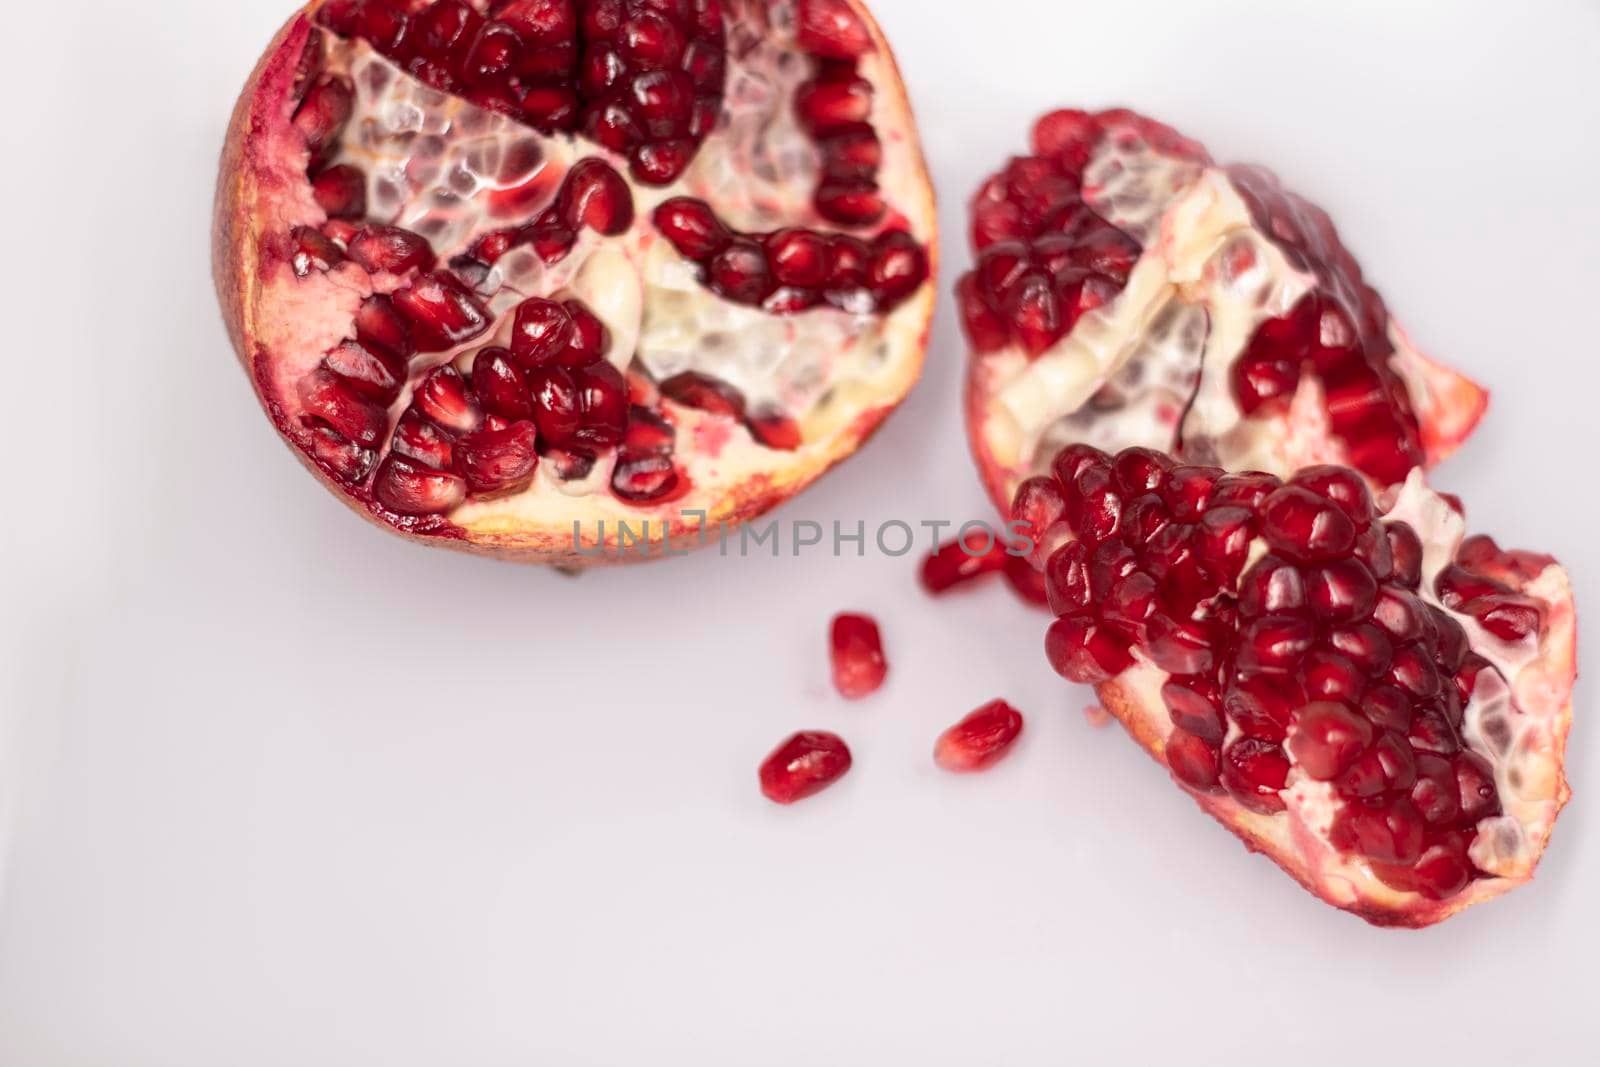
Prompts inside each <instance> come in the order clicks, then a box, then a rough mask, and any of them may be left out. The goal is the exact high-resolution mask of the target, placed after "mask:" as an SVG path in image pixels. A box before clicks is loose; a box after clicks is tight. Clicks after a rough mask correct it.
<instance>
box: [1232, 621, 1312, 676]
mask: <svg viewBox="0 0 1600 1067" xmlns="http://www.w3.org/2000/svg"><path fill="white" fill-rule="evenodd" d="M1314 640H1316V630H1315V629H1314V628H1313V627H1312V625H1311V624H1310V623H1309V622H1307V621H1306V620H1305V619H1302V618H1299V617H1298V616H1295V615H1265V616H1262V617H1261V618H1259V619H1255V620H1253V621H1251V622H1249V623H1246V624H1245V626H1244V629H1242V630H1241V631H1240V632H1239V651H1238V663H1239V669H1240V670H1244V671H1291V670H1293V669H1294V668H1295V667H1296V666H1298V665H1299V663H1300V659H1301V657H1302V656H1304V655H1305V654H1306V652H1308V651H1309V650H1310V648H1311V643H1312V642H1313V641H1314Z"/></svg>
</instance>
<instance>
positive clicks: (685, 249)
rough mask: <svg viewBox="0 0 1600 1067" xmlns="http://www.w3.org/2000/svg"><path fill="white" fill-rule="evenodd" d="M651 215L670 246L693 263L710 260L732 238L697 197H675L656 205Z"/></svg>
mask: <svg viewBox="0 0 1600 1067" xmlns="http://www.w3.org/2000/svg"><path fill="white" fill-rule="evenodd" d="M652 218H653V221H654V222H655V226H656V229H658V230H660V231H661V235H662V236H663V237H665V238H666V239H667V240H668V241H670V242H672V247H674V248H676V249H677V250H678V251H679V252H681V253H682V254H683V255H684V256H686V257H687V258H689V259H692V260H695V261H697V262H698V261H702V260H707V259H710V258H711V257H712V256H714V255H716V254H717V253H718V252H720V251H722V250H723V249H724V248H726V247H727V245H728V242H729V241H731V240H732V239H733V234H732V233H730V232H729V230H728V228H727V227H726V226H724V225H723V224H722V223H721V222H720V221H719V220H718V219H717V216H716V214H715V213H713V212H712V210H711V208H710V206H709V205H707V204H706V203H705V202H704V201H701V200H694V199H691V198H689V197H685V196H680V197H675V198H673V199H671V200H667V201H665V202H663V203H662V204H661V206H660V207H658V208H656V210H655V214H654V215H653V216H652Z"/></svg>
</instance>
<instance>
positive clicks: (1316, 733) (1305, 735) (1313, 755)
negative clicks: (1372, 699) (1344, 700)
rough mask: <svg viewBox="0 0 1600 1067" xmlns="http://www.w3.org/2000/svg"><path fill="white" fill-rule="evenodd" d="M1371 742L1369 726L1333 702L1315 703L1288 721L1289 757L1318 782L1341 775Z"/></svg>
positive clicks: (1342, 706)
mask: <svg viewBox="0 0 1600 1067" xmlns="http://www.w3.org/2000/svg"><path fill="white" fill-rule="evenodd" d="M1372 740H1373V730H1372V724H1371V723H1369V722H1368V721H1367V720H1366V719H1363V718H1362V717H1361V716H1359V715H1357V714H1356V713H1355V712H1353V711H1351V710H1350V709H1349V708H1348V707H1346V706H1345V705H1344V704H1341V703H1338V702H1336V701H1331V700H1319V701H1314V702H1313V703H1310V704H1307V705H1306V706H1305V707H1303V708H1301V709H1299V710H1298V711H1296V712H1295V713H1294V715H1293V717H1292V718H1291V719H1290V721H1289V741H1288V749H1289V754H1290V755H1292V756H1293V757H1294V760H1295V763H1297V764H1299V766H1300V769H1301V770H1303V771H1305V772H1306V774H1308V775H1310V776H1311V777H1313V778H1315V779H1317V780H1318V781H1323V782H1327V781H1331V780H1333V779H1334V778H1337V777H1339V775H1341V774H1343V773H1344V772H1345V771H1346V770H1347V769H1349V767H1350V765H1351V764H1353V763H1354V762H1355V761H1356V758H1357V757H1358V756H1360V755H1361V753H1362V751H1363V750H1364V749H1365V748H1366V747H1367V746H1368V745H1370V744H1372Z"/></svg>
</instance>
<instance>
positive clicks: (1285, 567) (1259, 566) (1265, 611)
mask: <svg viewBox="0 0 1600 1067" xmlns="http://www.w3.org/2000/svg"><path fill="white" fill-rule="evenodd" d="M1307 603H1308V597H1307V593H1306V583H1305V576H1304V575H1303V574H1301V572H1300V570H1299V568H1297V567H1296V566H1295V565H1294V564H1293V563H1290V562H1289V561H1288V560H1286V559H1282V558H1280V557H1278V556H1270V555H1269V556H1262V557H1261V558H1260V559H1259V560H1257V561H1256V563H1255V565H1254V566H1253V567H1251V568H1250V569H1249V570H1248V571H1246V572H1245V574H1244V576H1243V577H1242V578H1241V579H1240V580H1239V613H1240V614H1241V615H1243V616H1244V617H1245V618H1247V619H1259V618H1261V617H1262V616H1263V615H1279V614H1293V613H1294V612H1298V611H1300V610H1301V609H1302V608H1304V607H1305V606H1306V604H1307Z"/></svg>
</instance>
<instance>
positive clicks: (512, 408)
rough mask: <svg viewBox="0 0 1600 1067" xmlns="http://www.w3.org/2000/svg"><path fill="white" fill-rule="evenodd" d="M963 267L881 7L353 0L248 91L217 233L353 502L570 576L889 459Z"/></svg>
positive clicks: (226, 301)
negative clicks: (936, 297)
mask: <svg viewBox="0 0 1600 1067" xmlns="http://www.w3.org/2000/svg"><path fill="white" fill-rule="evenodd" d="M935 259H936V248H935V219H934V210H933V195H932V190H931V187H930V185H929V182H928V177H927V173H926V170H925V167H924V164H923V160H922V155H921V150H920V148H919V145H918V141H917V136H916V129H915V126H914V123H913V121H912V118H911V112H910V107H909V104H908V103H907V100H906V95H905V90H904V87H903V85H902V84H901V81H900V77H899V73H898V71H897V70H896V68H895V64H894V60H893V57H892V55H891V53H890V50H889V46H888V43H887V42H886V41H885V40H884V38H883V36H882V34H881V33H880V32H879V31H878V28H877V26H876V24H875V23H874V22H873V20H872V18H871V16H870V15H869V14H868V12H867V10H866V8H865V7H864V5H863V4H861V3H859V2H857V0H773V2H770V3H767V2H763V3H743V2H738V3H734V2H724V0H474V2H472V3H468V2H465V0H432V2H429V0H317V2H313V3H310V4H308V5H307V6H306V7H305V8H304V9H302V10H301V11H300V12H299V13H298V14H296V15H295V16H293V17H292V18H291V19H290V20H289V22H288V24H287V25H286V26H284V28H283V29H282V30H281V31H280V32H279V34H278V35H277V37H276V38H275V39H274V40H273V41H272V43H271V44H270V46H269V47H268V49H267V52H266V54H265V55H264V56H263V58H262V59H261V61H260V63H259V65H258V66H257V68H256V70H255V71H254V73H253V74H252V75H251V76H250V79H249V81H248V83H247V84H246V86H245V89H244V92H243V94H242V95H241V97H240V99H239V103H238V105H237V108H236V110H235V113H234V117H233V122H232V124H231V126H230V128H229V132H228V139H227V143H226V146H225V148H224V152H223V158H222V167H221V174H220V179H219V184H218V193H217V201H216V212H215V229H214V268H215V270H214V274H215V278H216V283H217V291H218V294H219V296H220V299H221V303H222V308H223V313H224V316H225V318H226V320H227V325H228V329H229V332H230V335H231V337H232V340H233V344H234V347H235V349H236V350H237V353H238V356H239V358H240V360H241V361H242V362H243V364H244V366H245V369H246V371H247V373H248V374H249V376H250V380H251V382H252V384H253V385H254V387H255V389H256V392H257V394H258V396H259V398H260V400H261V403H262V406H263V407H264V408H265V410H266V411H267V413H268V415H269V416H270V418H271V419H272V422H273V424H274V426H275V427H276V429H277V430H278V432H279V433H280V434H281V435H282V436H283V437H284V439H285V440H286V441H287V442H288V443H289V445H290V446H291V447H292V448H293V449H294V450H295V452H296V454H297V455H298V456H299V457H300V458H301V460H302V461H303V462H304V463H305V464H306V465H307V466H308V467H310V468H311V469H312V470H313V472H314V473H315V474H316V475H317V476H318V477H319V478H320V479H321V480H322V482H323V483H324V484H325V485H326V486H327V487H328V488H329V489H331V490H332V491H333V492H335V493H336V494H338V496H339V497H340V498H341V499H342V500H344V501H345V502H346V503H348V504H349V505H350V506H352V507H353V508H355V509H357V510H358V511H359V512H361V513H362V514H364V515H366V516H367V517H369V518H370V519H372V520H373V521H375V522H377V523H379V524H382V525H384V526H386V527H388V528H391V529H394V530H397V531H399V532H401V533H403V534H405V535H407V536H409V537H412V538H414V539H418V540H422V541H424V542H427V543H433V544H443V545H447V546H451V547H456V548H462V549H467V550H470V551H476V552H482V553H487V554H492V555H498V556H504V557H508V558H515V559H524V560H533V561H540V562H551V563H560V564H563V565H567V566H583V565H588V564H590V563H594V562H597V561H601V560H615V559H618V558H629V559H635V558H642V557H644V556H648V555H652V554H653V555H660V554H662V553H663V549H664V548H665V547H666V546H667V545H668V544H669V543H673V544H676V545H678V546H680V547H688V546H693V545H696V544H704V543H706V542H707V541H709V540H711V539H714V538H715V537H716V531H715V530H710V531H708V530H706V529H705V526H706V525H707V524H711V523H720V524H722V525H723V526H724V527H728V526H732V525H735V524H737V523H739V522H742V521H745V520H747V519H750V518H752V517H754V516H756V515H759V514H761V513H763V512H765V511H767V510H768V509H770V508H772V507H774V506H775V505H777V504H778V503H780V502H782V501H783V500H784V499H786V498H787V497H789V496H791V495H793V494H794V493H796V492H799V491H800V490H801V489H803V488H805V487H806V486H807V485H809V484H810V483H811V482H812V481H814V480H815V479H816V478H818V477H820V476H821V475H822V474H823V473H824V472H825V471H826V470H828V468H830V467H831V466H833V465H834V464H835V463H837V462H839V461H840V460H842V459H844V458H846V457H847V456H849V455H850V454H851V453H852V452H854V450H855V449H856V448H857V446H858V445H859V444H860V443H861V441H862V440H863V439H865V438H866V437H867V436H868V435H869V434H870V433H871V432H872V431H873V430H874V429H875V428H876V427H877V426H878V425H879V424H880V423H881V422H882V420H883V419H884V418H885V417H887V415H888V414H889V413H890V412H891V411H892V410H893V409H894V408H895V407H896V406H897V405H898V404H899V402H900V401H901V399H903V398H904V396H905V394H906V392H907V391H908V390H909V389H910V387H911V385H912V383H913V382H914V381H915V380H916V378H917V376H918V374H919V373H920V370H921V366H922V361H923V354H924V350H925V347H926V340H927V329H928V322H929V318H930V315H931V312H932V307H933V292H934V287H933V283H932V278H933V274H934V270H935ZM702 516H703V517H702ZM624 523H626V524H628V529H627V530H626V531H624V530H623V529H621V528H620V527H621V524H624ZM624 550H626V551H624Z"/></svg>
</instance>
